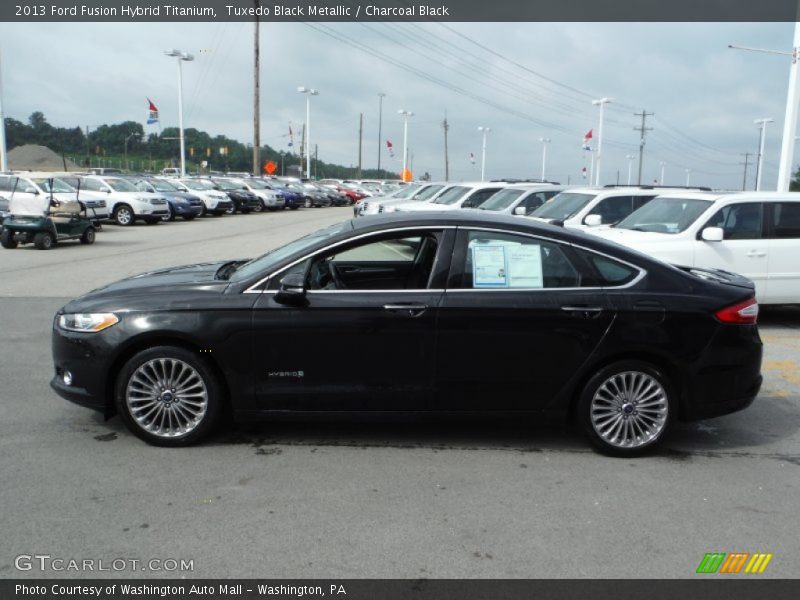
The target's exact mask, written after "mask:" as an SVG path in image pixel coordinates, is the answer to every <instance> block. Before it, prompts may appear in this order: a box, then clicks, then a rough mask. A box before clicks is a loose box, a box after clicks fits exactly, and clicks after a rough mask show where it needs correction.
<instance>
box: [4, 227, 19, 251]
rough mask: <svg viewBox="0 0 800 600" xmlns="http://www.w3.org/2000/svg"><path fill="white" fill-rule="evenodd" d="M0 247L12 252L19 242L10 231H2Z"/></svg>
mask: <svg viewBox="0 0 800 600" xmlns="http://www.w3.org/2000/svg"><path fill="white" fill-rule="evenodd" d="M0 245H2V246H3V248H7V249H8V250H13V249H14V248H16V247H17V246H19V242H18V241H17V240H15V239H14V234H13V233H12V232H11V231H9V230H8V229H3V232H2V233H0Z"/></svg>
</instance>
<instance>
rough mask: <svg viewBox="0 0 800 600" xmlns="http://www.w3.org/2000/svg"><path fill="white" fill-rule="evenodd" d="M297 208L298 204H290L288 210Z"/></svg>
mask: <svg viewBox="0 0 800 600" xmlns="http://www.w3.org/2000/svg"><path fill="white" fill-rule="evenodd" d="M298 208H300V207H299V206H297V205H296V204H292V205H291V206H290V207H289V210H297V209H298Z"/></svg>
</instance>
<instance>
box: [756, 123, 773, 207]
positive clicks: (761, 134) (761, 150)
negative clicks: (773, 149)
mask: <svg viewBox="0 0 800 600" xmlns="http://www.w3.org/2000/svg"><path fill="white" fill-rule="evenodd" d="M772 122H773V119H770V118H769V117H765V118H763V119H756V120H755V121H753V123H755V124H756V125H760V131H759V133H758V163H756V191H757V192H759V191H761V172H762V171H763V169H764V141H765V140H766V137H767V123H772Z"/></svg>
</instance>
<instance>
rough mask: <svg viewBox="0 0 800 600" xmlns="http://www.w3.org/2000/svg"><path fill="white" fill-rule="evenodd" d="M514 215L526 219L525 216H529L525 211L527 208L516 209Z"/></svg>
mask: <svg viewBox="0 0 800 600" xmlns="http://www.w3.org/2000/svg"><path fill="white" fill-rule="evenodd" d="M514 214H515V215H519V216H521V217H524V216H525V215H526V214H527V211H526V210H525V207H524V206H517V207H516V208H515V209H514Z"/></svg>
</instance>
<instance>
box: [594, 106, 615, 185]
mask: <svg viewBox="0 0 800 600" xmlns="http://www.w3.org/2000/svg"><path fill="white" fill-rule="evenodd" d="M609 102H611V98H600V100H592V104H593V105H594V106H599V107H600V127H598V128H597V158H596V159H595V167H594V168H595V170H594V184H595V185H596V186H599V185H600V159H601V157H602V153H603V115H604V109H605V105H606V104H608V103H609Z"/></svg>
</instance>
